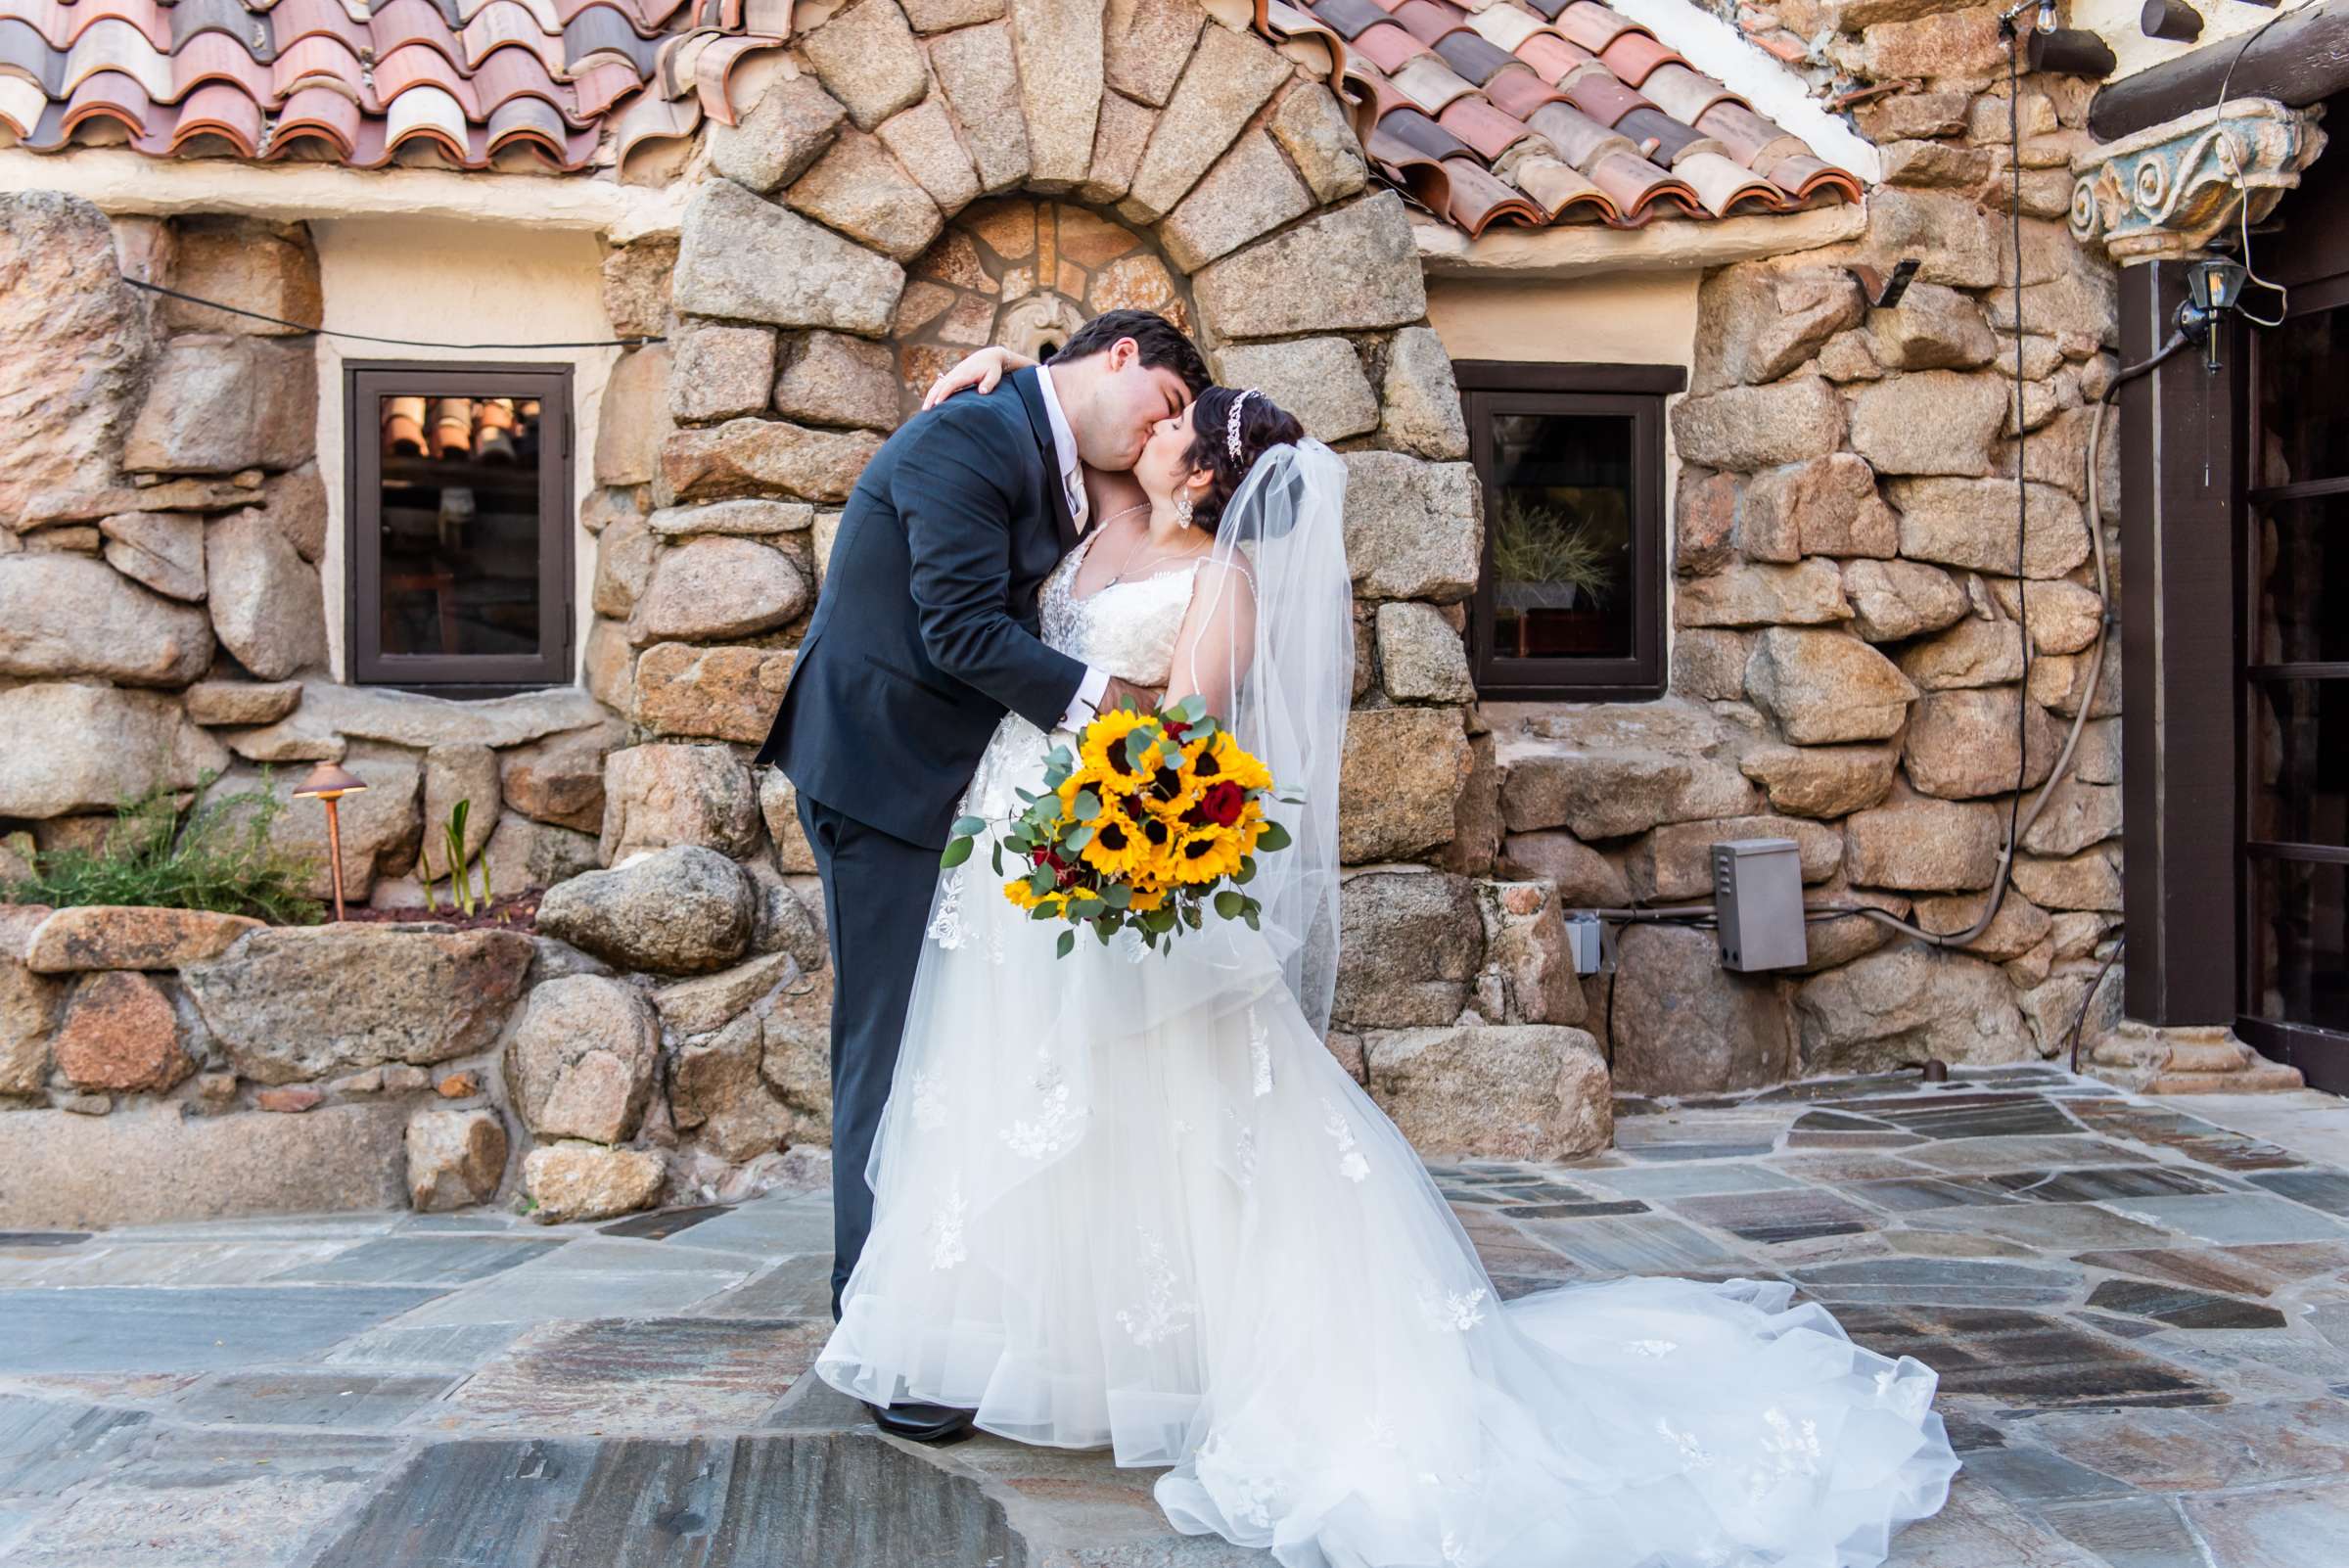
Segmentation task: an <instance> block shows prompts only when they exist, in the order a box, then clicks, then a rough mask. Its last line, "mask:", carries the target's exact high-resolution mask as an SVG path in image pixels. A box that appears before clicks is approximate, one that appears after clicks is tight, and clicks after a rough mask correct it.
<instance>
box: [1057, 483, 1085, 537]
mask: <svg viewBox="0 0 2349 1568" xmlns="http://www.w3.org/2000/svg"><path fill="white" fill-rule="evenodd" d="M1060 484H1061V488H1063V489H1064V490H1066V491H1067V492H1068V496H1069V521H1070V522H1071V523H1072V524H1073V525H1074V526H1075V527H1076V530H1077V531H1078V532H1080V533H1082V532H1083V531H1084V523H1085V504H1084V481H1083V479H1082V477H1081V476H1079V475H1076V474H1063V475H1061V476H1060Z"/></svg>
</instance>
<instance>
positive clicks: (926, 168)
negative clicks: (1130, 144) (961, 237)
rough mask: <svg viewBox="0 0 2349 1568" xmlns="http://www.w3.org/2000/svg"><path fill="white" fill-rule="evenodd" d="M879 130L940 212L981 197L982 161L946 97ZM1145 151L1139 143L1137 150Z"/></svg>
mask: <svg viewBox="0 0 2349 1568" xmlns="http://www.w3.org/2000/svg"><path fill="white" fill-rule="evenodd" d="M876 134H878V135H879V136H880V138H881V145H882V146H884V147H886V148H888V149H889V151H890V155H891V156H892V157H893V158H895V159H896V160H897V161H898V163H899V164H900V165H902V166H903V168H904V169H905V171H906V172H907V173H908V174H911V175H912V176H913V177H914V179H915V180H916V181H917V182H918V183H919V184H920V185H921V187H922V191H923V193H924V194H925V195H927V196H928V197H929V198H930V200H931V201H932V202H934V203H936V204H937V206H938V209H939V210H940V211H941V212H945V213H954V212H959V211H961V210H962V209H963V208H966V207H968V206H969V205H970V204H971V203H972V202H974V201H976V200H977V199H978V196H979V167H978V165H977V164H976V163H974V162H973V161H971V155H970V154H969V153H968V152H966V151H964V150H963V145H962V138H961V137H960V136H958V135H956V134H955V132H954V116H953V115H949V114H947V113H946V105H945V100H944V98H942V97H937V96H933V97H929V98H925V99H923V100H922V101H921V102H920V103H918V104H916V105H914V106H913V107H912V108H911V109H908V110H906V111H905V112H904V113H903V114H900V115H892V116H891V117H889V118H888V119H885V120H883V121H882V122H881V129H880V130H879V131H878V132H877V133H876ZM1140 151H1141V150H1140V149H1139V148H1136V149H1135V150H1134V152H1135V156H1137V157H1138V156H1139V155H1140Z"/></svg>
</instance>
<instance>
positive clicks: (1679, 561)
mask: <svg viewBox="0 0 2349 1568" xmlns="http://www.w3.org/2000/svg"><path fill="white" fill-rule="evenodd" d="M1744 489H1745V483H1744V481H1743V480H1741V479H1739V478H1738V476H1736V475H1734V474H1714V473H1710V472H1708V471H1706V470H1704V469H1701V468H1694V467H1690V466H1688V465H1686V464H1683V465H1681V478H1680V483H1679V486H1678V489H1677V491H1676V493H1675V495H1674V497H1673V508H1672V511H1673V529H1674V532H1675V540H1674V547H1673V553H1672V560H1673V565H1674V566H1675V567H1676V568H1678V569H1679V570H1680V572H1681V574H1682V575H1683V576H1704V575H1706V574H1707V573H1713V572H1719V571H1720V570H1721V569H1722V568H1724V567H1726V566H1727V565H1728V564H1729V563H1730V562H1732V561H1734V560H1736V559H1737V514H1738V510H1739V505H1740V497H1741V496H1742V494H1743V492H1744Z"/></svg>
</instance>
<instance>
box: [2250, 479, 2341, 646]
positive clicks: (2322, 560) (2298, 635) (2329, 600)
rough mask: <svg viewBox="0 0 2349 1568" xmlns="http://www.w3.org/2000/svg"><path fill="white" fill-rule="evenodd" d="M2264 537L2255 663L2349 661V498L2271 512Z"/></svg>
mask: <svg viewBox="0 0 2349 1568" xmlns="http://www.w3.org/2000/svg"><path fill="white" fill-rule="evenodd" d="M2259 538H2260V545H2259V549H2260V557H2261V560H2260V582H2259V643H2258V657H2257V658H2256V659H2255V660H2254V661H2253V663H2255V664H2263V665H2276V664H2286V663H2298V662H2301V661H2310V660H2316V661H2338V660H2349V615H2345V614H2343V613H2342V609H2341V607H2342V606H2343V605H2349V495H2326V496H2321V497H2317V498H2314V499H2311V500H2305V501H2286V502H2283V503H2281V504H2280V505H2275V506H2270V507H2268V508H2266V510H2265V516H2264V517H2263V518H2262V519H2261V526H2260V530H2259ZM2328 606H2329V611H2330V613H2329V614H2328V613H2327V607H2328Z"/></svg>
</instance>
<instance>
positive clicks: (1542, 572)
mask: <svg viewBox="0 0 2349 1568" xmlns="http://www.w3.org/2000/svg"><path fill="white" fill-rule="evenodd" d="M1612 553H1613V552H1611V551H1610V550H1608V548H1607V547H1606V545H1604V544H1603V543H1601V542H1600V541H1599V540H1598V539H1597V538H1596V537H1594V535H1593V530H1591V529H1590V527H1589V524H1588V523H1587V522H1586V521H1585V520H1584V519H1583V518H1581V517H1580V516H1578V515H1576V514H1575V513H1573V512H1572V511H1570V510H1568V509H1567V508H1565V507H1561V506H1552V505H1549V504H1547V503H1545V502H1542V501H1536V500H1532V499H1529V498H1528V497H1527V495H1526V493H1525V492H1524V491H1523V490H1514V489H1505V490H1502V491H1501V492H1500V498H1499V500H1498V501H1497V502H1496V503H1495V505H1494V508H1493V575H1494V577H1495V578H1496V579H1497V580H1498V581H1501V582H1557V583H1571V584H1573V585H1574V586H1575V587H1576V588H1578V589H1580V590H1581V591H1582V594H1583V597H1585V598H1586V599H1589V601H1590V602H1591V603H1593V604H1604V603H1605V602H1606V599H1607V595H1608V594H1610V593H1612V592H1613V591H1614V589H1615V571H1614V567H1613V564H1612V563H1611V562H1610V561H1609V559H1608V557H1609V556H1610V555H1611V554H1612Z"/></svg>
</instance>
